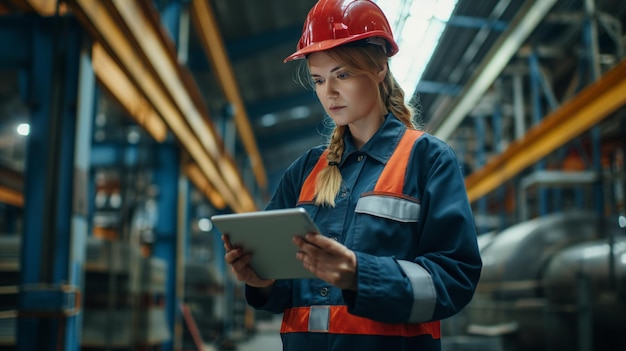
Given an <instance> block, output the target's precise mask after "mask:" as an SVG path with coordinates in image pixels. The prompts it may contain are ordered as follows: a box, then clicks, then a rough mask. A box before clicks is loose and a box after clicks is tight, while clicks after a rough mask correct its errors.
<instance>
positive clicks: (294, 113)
mask: <svg viewBox="0 0 626 351" xmlns="http://www.w3.org/2000/svg"><path fill="white" fill-rule="evenodd" d="M310 115H311V109H310V108H308V107H307V106H298V107H294V108H292V109H291V118H293V119H303V118H307V117H309V116H310Z"/></svg>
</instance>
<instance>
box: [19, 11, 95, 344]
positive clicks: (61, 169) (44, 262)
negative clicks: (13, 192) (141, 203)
mask: <svg viewBox="0 0 626 351" xmlns="http://www.w3.org/2000/svg"><path fill="white" fill-rule="evenodd" d="M32 24H33V25H32V26H31V27H30V30H31V31H32V32H30V33H31V34H32V37H31V38H32V42H31V45H32V46H31V48H32V52H31V54H32V56H31V58H32V63H31V64H32V66H31V68H30V72H29V73H30V75H29V91H28V103H29V105H30V106H31V134H30V136H29V140H28V154H27V157H26V172H25V173H26V174H25V186H24V195H25V206H24V219H25V221H24V222H25V224H24V233H23V240H22V251H21V259H20V264H21V276H20V284H21V290H20V296H19V314H20V318H19V319H18V325H17V346H18V349H19V350H59V349H62V350H77V349H78V348H79V344H78V341H79V337H80V327H81V325H80V317H79V314H76V313H72V312H75V311H72V309H73V308H74V307H80V306H76V304H77V303H78V301H79V300H78V296H77V295H79V294H80V291H81V286H82V273H81V272H82V264H83V261H84V252H85V246H84V237H85V236H86V224H85V223H86V210H85V208H86V190H87V186H86V174H85V172H86V164H87V163H88V160H87V159H88V152H89V141H90V139H89V138H88V137H85V136H83V135H78V134H77V131H76V129H77V128H79V129H80V132H81V133H82V132H86V133H88V130H90V126H91V119H90V118H91V115H89V113H88V112H86V111H88V110H89V106H88V105H89V104H91V103H92V102H91V101H90V100H89V99H88V98H86V99H84V100H81V101H80V104H81V111H80V113H79V114H78V115H77V113H76V96H77V92H78V89H77V85H78V67H79V63H80V62H81V61H79V60H78V58H79V55H80V45H81V33H82V31H81V30H80V28H79V26H78V25H77V23H76V22H75V21H74V20H73V19H71V18H52V19H44V18H34V19H33V20H32ZM83 59H86V58H84V57H83ZM83 67H84V66H83ZM87 67H90V65H87ZM81 74H83V77H82V79H83V80H82V81H81V84H84V85H85V87H84V88H85V89H87V90H90V86H91V87H93V84H94V79H93V73H92V72H91V71H90V70H87V69H85V70H83V72H82V73H81ZM81 88H82V87H81ZM91 91H93V90H91ZM81 97H84V96H81ZM75 150H80V152H78V153H75ZM51 316H53V317H51Z"/></svg>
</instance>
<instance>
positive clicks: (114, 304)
mask: <svg viewBox="0 0 626 351" xmlns="http://www.w3.org/2000/svg"><path fill="white" fill-rule="evenodd" d="M20 244H21V243H20V236H18V235H0V277H1V280H0V281H1V282H2V287H0V291H1V292H2V294H0V316H1V317H2V318H0V350H13V349H15V335H16V325H17V318H18V313H17V305H18V292H19V291H18V288H17V287H18V286H19V274H20V269H19V253H20ZM165 270H166V264H165V262H164V261H163V260H160V259H157V258H148V257H144V256H143V255H142V254H141V252H140V251H139V250H138V249H137V248H135V247H134V246H132V245H129V244H126V243H122V242H116V241H110V240H103V239H99V238H95V237H91V238H89V240H88V242H87V253H86V264H85V288H84V293H83V294H82V300H83V301H82V305H83V306H82V308H83V310H82V311H83V327H82V337H81V343H80V344H81V348H82V349H83V350H104V349H108V350H113V349H135V350H149V349H153V348H158V345H160V344H161V343H162V342H164V341H166V340H169V339H170V338H171V335H170V333H169V330H168V328H167V323H166V314H165V309H164V306H163V302H164V294H165Z"/></svg>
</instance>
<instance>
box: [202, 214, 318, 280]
mask: <svg viewBox="0 0 626 351" xmlns="http://www.w3.org/2000/svg"><path fill="white" fill-rule="evenodd" d="M211 221H213V224H214V225H215V226H216V227H217V229H218V230H219V231H220V232H221V233H223V234H228V236H229V237H230V242H231V244H233V246H234V247H242V248H243V249H244V250H245V251H249V252H252V258H251V260H250V265H251V266H252V268H253V269H254V270H255V272H256V273H257V275H258V276H259V278H262V279H300V278H314V277H315V276H314V275H313V273H311V272H309V271H307V270H306V269H304V267H302V262H300V261H299V260H298V259H297V258H296V253H297V252H298V248H297V247H296V246H295V245H294V244H293V242H292V238H293V237H294V236H296V235H299V236H304V235H305V234H307V233H319V230H318V229H317V227H316V226H315V224H314V223H313V221H312V220H311V218H310V217H309V215H308V213H307V212H306V210H305V209H304V208H301V207H297V208H290V209H281V210H269V211H257V212H247V213H236V214H226V215H215V216H212V217H211Z"/></svg>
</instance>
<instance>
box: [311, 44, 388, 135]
mask: <svg viewBox="0 0 626 351" xmlns="http://www.w3.org/2000/svg"><path fill="white" fill-rule="evenodd" d="M308 60H309V70H310V72H311V79H312V80H313V84H314V86H315V93H316V94H317V97H318V99H319V100H320V102H321V103H322V106H324V109H325V110H326V113H328V115H329V116H330V117H331V118H332V119H333V121H334V122H335V124H336V125H338V126H344V125H349V126H350V130H351V131H352V132H354V131H355V130H354V129H355V128H356V129H357V130H358V129H371V128H378V126H379V125H380V124H381V123H382V116H383V114H384V111H382V110H381V107H380V106H379V105H378V86H377V85H376V83H375V82H373V81H372V80H371V79H370V78H368V77H367V76H366V75H363V74H361V75H352V74H351V73H350V72H348V71H347V69H346V68H345V67H343V65H342V64H341V63H339V62H338V61H336V60H335V59H333V58H331V57H330V56H329V55H328V54H326V53H324V52H317V53H313V54H311V55H310V56H309V58H308ZM383 78H384V75H383Z"/></svg>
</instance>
